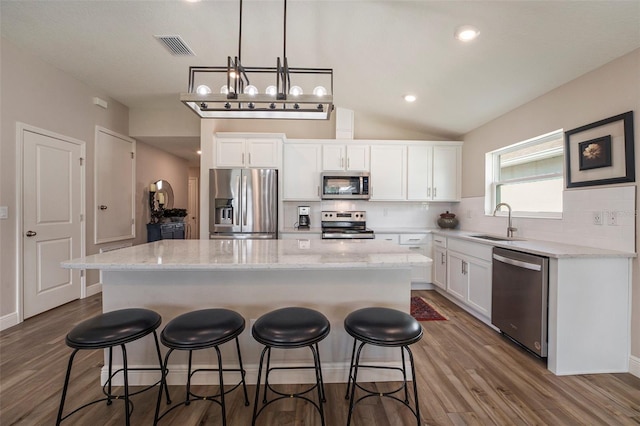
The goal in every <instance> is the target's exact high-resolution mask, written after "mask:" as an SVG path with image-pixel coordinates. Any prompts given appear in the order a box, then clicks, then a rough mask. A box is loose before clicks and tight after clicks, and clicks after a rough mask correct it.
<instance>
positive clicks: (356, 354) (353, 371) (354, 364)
mask: <svg viewBox="0 0 640 426" xmlns="http://www.w3.org/2000/svg"><path fill="white" fill-rule="evenodd" d="M366 344H367V343H366V342H361V343H360V345H357V341H356V340H354V342H353V352H352V354H351V366H350V368H349V380H348V381H347V391H346V393H345V396H344V397H345V399H348V400H350V402H349V414H348V417H347V426H349V425H350V424H351V416H352V414H353V410H354V408H355V406H356V404H358V403H359V402H360V401H362V400H364V399H367V398H371V397H374V396H377V397H382V398H390V399H393V400H396V401H398V402H400V403H402V404H403V405H404V406H406V407H407V408H409V410H410V411H411V413H412V414H413V415H414V416H415V418H416V421H417V426H420V407H419V404H418V385H417V383H416V373H415V369H414V363H413V354H412V353H411V349H409V346H401V347H400V351H401V356H402V368H400V367H385V366H380V365H365V364H360V355H361V354H362V348H363V347H364V346H365V345H366ZM356 346H357V351H356ZM405 351H406V353H407V354H408V355H409V363H410V364H411V375H412V380H413V400H414V402H415V408H414V407H412V406H411V403H410V401H409V392H408V386H407V370H406V365H405V360H404V354H405ZM359 368H377V369H383V370H397V371H399V372H401V373H402V385H400V387H399V388H398V389H395V390H392V391H389V392H382V393H381V392H373V391H371V390H369V389H366V388H364V387H363V386H361V385H360V384H358V382H357V377H358V369H359ZM356 388H358V389H360V390H362V391H363V392H364V393H365V395H364V396H361V397H359V398H358V399H355V396H356ZM402 391H404V398H403V399H401V398H399V397H398V396H396V394H397V393H399V392H402Z"/></svg>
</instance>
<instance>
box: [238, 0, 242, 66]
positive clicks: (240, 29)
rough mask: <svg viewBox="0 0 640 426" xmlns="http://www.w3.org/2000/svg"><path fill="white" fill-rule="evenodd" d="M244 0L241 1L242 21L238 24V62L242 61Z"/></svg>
mask: <svg viewBox="0 0 640 426" xmlns="http://www.w3.org/2000/svg"><path fill="white" fill-rule="evenodd" d="M241 53H242V0H240V21H239V24H238V60H239V61H242V55H241Z"/></svg>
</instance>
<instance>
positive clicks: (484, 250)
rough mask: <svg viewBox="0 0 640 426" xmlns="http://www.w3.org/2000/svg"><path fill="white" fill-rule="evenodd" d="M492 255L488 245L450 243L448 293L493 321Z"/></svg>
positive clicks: (460, 242)
mask: <svg viewBox="0 0 640 426" xmlns="http://www.w3.org/2000/svg"><path fill="white" fill-rule="evenodd" d="M491 251H492V247H491V246H489V245H485V244H479V243H471V242H468V241H462V240H458V239H451V238H449V239H448V252H447V292H448V293H449V294H451V295H452V296H454V297H456V298H458V299H460V300H461V301H462V302H464V303H465V304H467V305H469V306H470V307H471V308H472V309H473V310H474V311H476V312H477V313H479V314H481V315H483V316H485V317H486V318H491Z"/></svg>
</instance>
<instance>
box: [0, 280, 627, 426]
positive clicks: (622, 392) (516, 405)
mask: <svg viewBox="0 0 640 426" xmlns="http://www.w3.org/2000/svg"><path fill="white" fill-rule="evenodd" d="M414 293H415V295H419V296H422V297H424V298H425V299H427V300H428V301H429V303H430V304H431V305H432V306H434V307H435V308H436V309H437V310H438V311H439V312H440V313H441V314H443V315H444V316H446V317H447V318H448V321H430V322H423V323H422V325H423V327H424V329H425V335H424V338H423V339H422V340H421V341H420V342H419V343H417V344H415V345H413V346H412V350H413V353H414V357H415V360H416V372H417V380H418V387H419V394H420V410H421V414H422V424H423V425H492V424H497V425H520V424H523V425H524V424H536V425H544V424H547V425H639V424H640V378H637V377H634V376H632V375H630V374H599V375H583V376H564V377H558V376H554V375H553V374H551V373H550V372H549V371H548V370H547V369H546V368H545V365H544V363H543V362H541V361H539V360H536V359H535V358H533V357H532V356H531V355H529V354H527V353H525V352H524V351H523V350H522V349H520V348H519V347H517V346H515V345H514V344H513V343H511V342H509V341H508V340H506V339H505V338H503V337H502V336H500V335H499V334H498V333H496V332H494V331H493V330H491V329H490V328H488V327H487V326H485V325H484V324H482V323H480V322H479V321H477V320H476V319H475V318H473V317H471V316H470V315H468V314H467V313H466V312H464V311H462V310H461V309H460V308H458V307H457V306H455V305H454V304H452V303H451V302H449V301H448V300H447V299H445V298H444V297H442V296H440V295H439V294H437V293H436V292H433V291H418V292H414ZM100 311H101V299H100V295H96V296H92V297H90V298H87V299H85V300H78V301H75V302H72V303H69V304H67V305H65V306H62V307H60V308H57V309H54V310H52V311H49V312H46V313H44V314H41V315H39V316H37V317H35V318H32V319H29V320H27V321H25V322H24V323H22V324H19V325H18V326H15V327H12V328H10V329H8V330H5V331H3V332H2V334H1V336H0V424H1V425H2V426H9V425H48V424H54V423H55V417H56V413H57V408H58V403H59V398H60V390H61V388H62V384H63V380H64V372H65V369H66V363H67V360H68V356H69V354H70V349H69V348H68V347H67V346H66V345H65V343H64V337H65V335H66V333H67V332H68V331H69V330H70V329H71V328H72V327H73V326H74V325H75V324H76V323H78V322H79V321H81V320H83V319H85V318H87V317H89V316H92V315H95V314H98V313H99V312H100ZM320 350H321V352H322V345H321V347H320ZM102 362H103V358H102V352H100V351H86V352H85V351H81V352H80V353H79V354H78V356H77V357H76V362H75V364H74V371H73V376H72V385H71V386H72V387H71V390H70V398H69V399H68V404H69V405H68V406H70V407H71V406H75V405H76V404H78V403H82V402H83V401H88V400H90V399H92V398H95V397H98V396H99V395H101V388H100V386H99V370H100V367H101V365H102ZM372 386H375V387H376V388H378V389H379V390H380V391H384V390H385V389H389V388H390V386H391V384H388V383H376V384H373V385H372ZM290 388H291V389H292V390H295V389H296V386H293V385H292V386H290ZM254 389H255V388H254V386H249V399H250V400H251V402H252V403H253V391H254ZM171 392H172V395H173V396H174V399H176V400H177V399H178V395H182V392H183V388H182V387H171ZM326 392H327V403H326V405H325V413H326V416H327V422H326V424H327V426H334V425H344V424H346V414H347V409H348V401H346V400H345V399H344V392H345V385H344V384H327V385H326ZM156 395H157V393H156V392H155V391H151V392H146V393H143V394H141V395H138V396H136V397H134V404H135V409H134V411H133V416H132V423H133V424H134V425H151V424H152V423H153V412H154V408H155V398H156ZM251 412H252V407H245V406H244V403H243V398H242V393H241V391H236V392H234V393H231V394H230V395H229V396H228V397H227V414H228V419H229V424H230V425H231V426H236V425H249V424H251ZM123 418H124V408H123V405H122V402H120V401H115V402H114V403H113V404H112V405H111V406H106V405H104V404H96V405H94V406H92V407H91V408H87V409H85V410H83V411H81V412H80V413H78V414H77V415H75V416H73V417H71V418H70V419H69V420H68V421H67V422H66V423H63V424H73V425H103V424H105V425H112V424H124V421H123ZM161 424H164V425H202V424H212V425H220V424H222V423H221V420H220V407H219V406H218V405H216V404H212V403H208V402H202V401H196V402H194V403H192V404H191V405H190V406H188V407H181V408H178V409H176V410H174V411H173V412H172V413H171V414H170V415H168V416H167V417H166V418H165V419H163V421H162V422H161ZM258 424H259V425H303V424H304V425H319V424H320V422H319V416H318V415H317V413H316V412H315V411H314V410H313V409H312V407H311V406H310V405H309V404H306V403H304V402H301V401H298V400H284V401H281V402H280V403H278V404H275V405H272V406H270V407H269V408H268V409H267V410H266V411H265V412H264V413H263V415H262V416H261V417H260V419H259V421H258ZM352 424H353V425H366V426H388V425H414V424H415V419H413V418H412V417H411V415H410V413H409V412H408V410H407V409H406V408H405V407H403V406H402V405H401V404H399V403H397V402H395V401H391V400H388V399H382V400H380V399H379V398H369V399H367V400H365V401H364V402H363V403H361V404H360V405H358V406H357V407H356V410H355V418H354V421H353V422H352Z"/></svg>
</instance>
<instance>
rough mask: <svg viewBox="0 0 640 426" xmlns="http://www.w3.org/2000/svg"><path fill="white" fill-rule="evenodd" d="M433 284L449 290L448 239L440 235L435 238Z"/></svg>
mask: <svg viewBox="0 0 640 426" xmlns="http://www.w3.org/2000/svg"><path fill="white" fill-rule="evenodd" d="M433 284H435V285H437V286H438V287H440V288H441V289H443V290H446V289H447V239H446V238H445V237H442V236H440V235H435V236H434V237H433Z"/></svg>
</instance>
